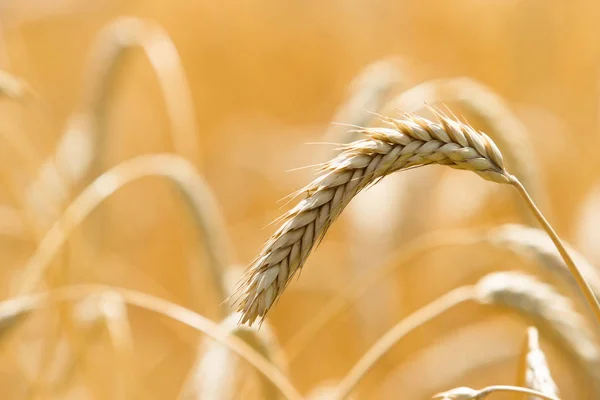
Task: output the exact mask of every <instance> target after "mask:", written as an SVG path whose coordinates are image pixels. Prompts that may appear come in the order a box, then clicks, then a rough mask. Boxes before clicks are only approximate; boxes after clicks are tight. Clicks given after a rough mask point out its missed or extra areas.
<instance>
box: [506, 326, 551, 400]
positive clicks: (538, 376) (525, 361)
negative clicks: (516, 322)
mask: <svg viewBox="0 0 600 400" xmlns="http://www.w3.org/2000/svg"><path fill="white" fill-rule="evenodd" d="M519 361H520V363H519V368H518V374H519V375H518V376H517V379H518V382H517V386H524V387H528V388H529V389H535V390H538V391H540V392H542V393H545V394H547V395H550V396H555V397H558V387H557V386H556V383H555V382H554V379H553V378H552V374H551V372H550V367H549V366H548V361H547V360H546V355H545V354H544V352H543V351H542V349H541V347H540V339H539V332H538V330H537V328H536V327H534V326H530V327H528V328H527V333H526V335H525V340H524V343H523V349H522V355H521V358H520V360H519ZM516 398H517V399H527V398H528V399H530V400H536V399H537V398H536V397H527V396H523V395H519V396H516Z"/></svg>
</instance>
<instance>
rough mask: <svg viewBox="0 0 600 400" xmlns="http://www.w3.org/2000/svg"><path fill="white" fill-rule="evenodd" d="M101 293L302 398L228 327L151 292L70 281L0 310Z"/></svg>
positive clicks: (290, 396) (288, 394) (292, 398)
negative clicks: (172, 325) (186, 332)
mask: <svg viewBox="0 0 600 400" xmlns="http://www.w3.org/2000/svg"><path fill="white" fill-rule="evenodd" d="M102 293H115V294H117V295H118V296H120V299H122V300H123V302H124V303H125V304H127V305H128V306H135V307H139V308H142V309H144V310H147V311H152V312H154V313H157V314H159V315H162V316H165V317H168V318H170V319H173V320H175V321H178V322H180V323H182V324H184V325H187V326H189V327H191V328H194V329H195V330H197V331H199V332H202V333H204V334H206V335H207V336H209V337H211V338H212V339H213V340H215V341H217V342H219V343H221V344H223V345H225V346H226V347H227V348H228V349H230V350H231V351H233V352H234V353H236V354H237V355H238V356H240V357H241V358H243V359H244V360H246V361H247V362H248V363H249V364H250V365H252V366H254V367H255V368H256V370H257V371H259V372H260V373H261V374H262V375H263V376H264V377H265V378H267V379H269V380H270V381H271V383H272V384H273V385H274V386H275V387H277V388H278V389H279V391H280V392H281V394H282V395H283V397H284V398H286V399H288V400H301V399H302V398H303V397H302V396H301V395H300V393H299V392H298V390H297V389H296V388H295V387H294V386H293V385H292V383H291V382H290V380H289V378H288V377H287V376H286V375H285V374H284V373H283V372H282V371H281V370H280V368H279V367H278V366H277V365H275V364H274V363H273V362H271V361H269V360H267V359H266V358H265V357H263V356H262V355H261V354H260V353H259V352H257V351H256V350H255V349H254V348H253V347H252V346H250V345H249V344H247V343H246V342H245V341H244V340H243V339H241V338H240V337H237V336H235V335H232V334H231V332H230V331H229V330H227V329H225V328H224V327H222V326H220V325H219V324H217V323H215V322H213V321H211V320H210V319H208V318H206V317H204V316H202V315H200V314H198V313H195V312H194V311H192V310H190V309H188V308H185V307H183V306H180V305H178V304H175V303H172V302H170V301H168V300H164V299H161V298H159V297H156V296H152V295H150V294H146V293H142V292H138V291H135V290H130V289H123V288H118V287H113V286H105V285H73V286H64V287H61V288H59V289H54V290H51V291H47V292H43V293H36V294H27V295H22V296H18V297H15V298H13V299H10V300H5V301H0V310H2V309H3V308H4V307H6V304H9V303H14V304H18V305H28V308H29V309H31V310H34V309H39V308H44V307H49V306H53V305H55V304H58V303H63V302H70V303H72V302H77V301H81V300H83V299H86V298H88V297H89V296H91V295H94V294H96V295H98V294H102Z"/></svg>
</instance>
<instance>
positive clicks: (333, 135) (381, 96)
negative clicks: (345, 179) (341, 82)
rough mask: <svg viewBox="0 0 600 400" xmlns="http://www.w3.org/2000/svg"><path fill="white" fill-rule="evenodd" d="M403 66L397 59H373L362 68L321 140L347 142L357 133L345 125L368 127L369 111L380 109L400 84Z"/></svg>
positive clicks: (370, 117)
mask: <svg viewBox="0 0 600 400" xmlns="http://www.w3.org/2000/svg"><path fill="white" fill-rule="evenodd" d="M403 63H404V61H403V60H402V59H401V58H400V57H389V58H383V59H380V60H377V61H375V62H372V63H370V64H368V65H367V66H366V67H364V68H363V69H362V70H361V71H360V72H359V73H358V74H357V75H356V76H355V77H354V79H352V82H351V83H350V86H349V88H348V91H347V94H346V98H345V99H344V101H343V102H342V104H341V105H340V106H339V107H338V109H337V110H336V112H335V115H334V117H333V119H332V121H333V124H332V125H331V126H330V127H329V129H328V130H327V131H326V132H325V140H326V141H328V142H335V143H348V142H351V141H353V140H356V139H357V134H356V133H355V132H352V131H350V130H349V129H348V126H368V125H369V123H370V121H371V120H372V119H373V114H372V111H378V110H380V109H381V108H382V107H383V105H384V104H385V103H386V101H387V100H388V99H389V95H390V94H391V92H393V91H394V89H395V88H396V87H397V86H400V85H403V83H404V82H403V81H404V80H405V77H404V76H403V73H404V71H403V69H404V68H403Z"/></svg>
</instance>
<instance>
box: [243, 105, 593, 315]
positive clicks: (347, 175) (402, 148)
mask: <svg viewBox="0 0 600 400" xmlns="http://www.w3.org/2000/svg"><path fill="white" fill-rule="evenodd" d="M438 118H439V123H434V122H431V121H429V120H427V119H425V118H421V117H417V116H414V115H406V116H405V117H404V118H403V119H393V118H385V121H386V122H387V123H389V125H390V126H391V127H390V128H383V127H374V128H360V130H361V131H362V132H363V133H364V134H365V139H364V140H359V141H356V142H353V143H350V144H348V145H346V146H345V147H344V148H343V149H344V151H343V152H342V153H341V154H339V155H338V156H337V157H335V158H334V159H333V160H331V161H329V162H328V163H326V164H325V165H323V166H322V167H321V173H320V175H319V176H318V177H317V178H316V179H315V180H314V181H313V182H312V183H310V184H309V185H308V186H306V187H305V188H304V189H302V190H301V191H300V192H299V193H305V194H306V197H305V198H304V200H302V201H301V202H300V203H298V204H297V205H296V206H295V207H294V208H292V209H291V210H290V211H289V212H288V213H287V214H285V215H284V216H283V217H282V219H283V220H284V221H285V222H284V224H283V225H282V226H281V227H280V228H279V229H278V230H277V231H276V232H275V234H274V235H273V236H272V237H271V239H269V240H268V241H267V243H266V244H265V246H264V247H263V249H262V250H261V252H260V253H259V255H258V256H257V257H256V259H255V260H254V262H253V263H252V264H251V266H250V268H249V269H248V271H247V273H246V274H245V276H244V277H243V278H242V280H241V282H240V291H239V296H238V299H237V302H236V304H237V306H238V310H239V311H241V312H242V318H241V322H242V323H244V322H248V323H250V324H252V323H253V322H254V321H255V320H256V319H261V318H263V317H264V316H265V315H266V313H267V311H268V310H269V309H270V308H271V306H272V305H273V303H274V302H275V301H276V300H277V299H278V298H279V296H281V293H282V292H283V290H284V289H285V287H286V286H287V284H288V283H289V281H290V279H291V278H292V277H293V276H294V275H295V274H296V272H298V271H299V270H300V269H301V268H302V266H303V265H304V263H305V262H306V259H307V258H308V256H309V254H310V253H311V251H312V250H313V248H314V247H315V245H316V243H317V242H318V241H319V240H321V239H322V238H323V236H324V235H325V233H326V231H327V229H328V228H329V226H330V225H331V224H332V223H333V222H334V221H335V219H336V218H337V217H338V216H339V215H340V214H341V212H342V211H343V209H344V208H345V207H346V205H348V203H349V202H350V200H351V199H352V198H353V197H354V196H355V195H356V194H357V193H358V192H359V191H361V190H362V189H364V188H366V187H368V186H369V185H373V184H376V183H377V182H378V181H380V180H381V179H382V178H383V177H385V176H386V175H388V174H391V173H393V172H396V171H401V170H406V169H409V168H413V167H418V166H424V165H429V164H439V165H447V166H450V167H453V168H457V169H466V170H470V171H473V172H475V173H477V174H478V175H479V176H481V177H482V178H484V179H486V180H489V181H492V182H496V183H503V184H511V185H513V186H514V187H515V188H516V189H517V191H518V192H519V194H520V195H521V196H522V197H523V198H524V199H525V201H526V204H527V206H528V207H529V208H530V209H531V211H532V212H533V214H534V216H535V217H536V218H537V219H538V221H539V222H540V224H541V225H542V226H543V228H544V229H545V230H546V231H547V233H548V235H550V237H551V239H552V241H553V242H554V245H555V246H556V247H557V249H558V250H559V252H560V254H561V256H562V257H563V259H564V260H565V263H566V264H567V266H568V267H569V270H570V271H571V273H572V274H573V275H574V277H575V280H576V281H577V284H578V286H579V287H580V289H581V291H582V292H583V294H584V295H585V297H586V300H587V302H588V303H589V305H590V307H591V308H592V309H593V311H594V313H595V315H596V317H597V319H598V321H600V304H599V303H598V300H597V299H596V297H595V296H594V295H593V292H592V290H591V288H590V287H589V285H588V284H587V282H586V280H585V277H584V276H583V275H582V274H581V272H580V271H579V270H578V269H577V266H576V265H575V264H574V262H573V260H572V259H571V257H570V256H569V254H568V252H567V251H566V250H565V248H564V246H563V244H562V242H561V241H560V239H559V237H558V236H557V234H556V232H554V230H553V229H552V227H551V226H550V224H549V223H548V222H547V221H546V219H545V218H544V216H543V215H542V214H541V212H540V211H539V209H538V208H537V207H536V205H535V203H534V202H533V200H532V199H531V198H530V197H529V194H528V193H527V191H526V189H525V188H524V187H523V185H521V183H520V182H519V180H518V179H517V178H516V177H514V176H512V175H510V174H509V173H508V172H507V171H506V170H505V168H504V162H503V160H502V154H501V153H500V151H499V150H498V148H497V147H496V145H495V144H494V142H493V141H492V140H491V139H490V138H489V137H488V136H487V135H485V134H484V133H482V132H478V131H476V130H474V129H473V128H472V127H470V126H469V125H466V124H464V123H461V122H458V121H454V120H452V119H450V118H448V117H446V116H444V115H441V114H439V113H438Z"/></svg>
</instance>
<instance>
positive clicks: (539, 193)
mask: <svg viewBox="0 0 600 400" xmlns="http://www.w3.org/2000/svg"><path fill="white" fill-rule="evenodd" d="M439 103H456V104H457V105H458V106H459V107H460V108H461V109H463V110H465V111H467V112H469V113H470V114H472V115H473V116H475V117H477V118H479V119H480V120H481V121H482V122H483V123H484V124H485V129H486V133H487V134H489V135H490V137H491V138H492V139H493V140H494V142H495V143H496V144H497V145H498V147H499V148H500V151H502V155H503V156H504V157H505V160H506V166H507V168H508V169H509V170H510V171H511V173H513V174H514V175H515V176H517V177H518V178H519V180H520V181H521V182H523V184H524V185H525V187H527V188H528V190H529V191H530V192H531V193H532V197H533V198H534V199H535V200H536V202H537V203H538V204H540V205H541V206H542V208H543V209H547V206H548V198H547V194H546V192H545V190H544V188H543V186H542V182H543V179H542V175H541V172H540V171H539V164H538V161H537V157H536V152H535V150H534V148H533V145H532V143H531V141H530V134H529V132H528V131H527V128H526V127H525V125H524V124H523V123H522V122H521V120H520V119H519V118H518V117H517V116H516V115H515V114H514V112H513V111H512V110H511V109H510V106H509V105H508V103H507V102H506V100H505V99H504V98H502V96H500V95H499V94H498V93H496V92H494V91H493V90H492V89H491V88H489V87H487V86H485V85H484V84H482V83H481V82H478V81H476V80H474V79H471V78H467V77H459V78H448V79H434V80H431V81H426V82H423V83H421V84H418V85H416V86H414V87H413V88H411V89H408V90H406V91H405V92H403V93H400V94H399V95H397V96H396V97H395V98H394V99H392V100H391V101H390V102H389V103H388V104H387V105H386V106H385V107H384V108H383V109H382V110H381V111H380V112H381V113H382V114H383V115H386V116H392V115H394V113H395V112H397V111H396V110H405V111H409V112H417V111H419V110H421V109H422V108H423V107H424V105H425V104H430V105H434V104H439ZM526 217H527V218H530V217H531V215H529V214H527V215H526Z"/></svg>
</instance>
